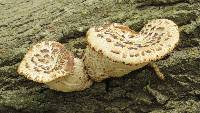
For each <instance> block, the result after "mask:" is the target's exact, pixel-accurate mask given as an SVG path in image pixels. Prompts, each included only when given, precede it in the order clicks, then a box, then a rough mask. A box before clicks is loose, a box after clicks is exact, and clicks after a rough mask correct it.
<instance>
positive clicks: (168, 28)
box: [87, 19, 179, 64]
mask: <svg viewBox="0 0 200 113" xmlns="http://www.w3.org/2000/svg"><path fill="white" fill-rule="evenodd" d="M96 28H102V29H101V31H100V32H98V33H97V32H96V30H94V28H91V29H90V30H89V31H88V33H87V34H88V35H87V41H88V43H89V46H90V47H91V48H95V50H102V53H103V54H104V55H105V56H107V57H109V58H110V59H112V60H113V61H117V62H125V63H126V64H139V63H145V62H147V61H156V60H157V59H159V58H162V57H163V56H164V55H166V54H167V53H169V52H170V51H172V50H173V49H174V47H175V45H176V44H177V43H178V41H179V31H178V26H177V25H176V24H175V23H174V22H173V21H171V20H167V19H156V20H152V21H150V22H148V24H147V25H145V26H144V27H143V28H142V30H141V31H140V32H139V33H137V32H135V31H133V30H131V29H130V28H129V27H128V26H126V25H122V24H118V23H112V24H106V25H104V26H103V27H101V26H100V27H95V29H96ZM99 33H101V34H102V35H103V37H101V38H99V36H97V35H98V34H99ZM110 40H112V41H110ZM119 47H120V48H119ZM166 50H167V51H166ZM120 52H123V54H120ZM132 53H134V54H132ZM135 53H136V54H135ZM139 53H140V54H139ZM124 54H126V55H127V56H125V55H124ZM141 59H143V60H141Z"/></svg>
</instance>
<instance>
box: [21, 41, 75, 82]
mask: <svg viewBox="0 0 200 113" xmlns="http://www.w3.org/2000/svg"><path fill="white" fill-rule="evenodd" d="M73 70H74V56H73V54H71V53H70V52H69V51H66V50H65V48H64V46H63V45H62V44H60V43H58V42H54V41H44V42H41V43H38V44H36V45H34V46H33V47H32V48H31V49H29V51H28V52H27V54H26V55H25V57H24V58H23V60H22V62H21V63H20V65H19V67H18V73H19V74H21V75H24V76H25V77H26V78H28V79H30V80H33V81H36V82H40V83H47V82H51V81H53V80H55V79H57V78H59V77H63V76H66V75H68V76H69V74H71V73H73Z"/></svg>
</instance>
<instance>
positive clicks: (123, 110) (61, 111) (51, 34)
mask: <svg viewBox="0 0 200 113" xmlns="http://www.w3.org/2000/svg"><path fill="white" fill-rule="evenodd" d="M157 18H167V19H170V20H173V21H174V22H175V23H176V24H177V25H178V26H179V30H180V34H181V35H180V39H181V41H180V43H179V45H178V46H177V47H176V49H175V50H174V51H173V52H172V53H170V54H169V55H168V56H167V57H165V58H164V59H162V60H160V61H157V62H156V64H157V65H158V66H159V67H160V69H161V71H162V72H163V73H164V75H165V76H166V79H165V81H162V80H159V79H158V78H157V77H156V76H155V73H154V71H153V70H152V69H151V68H150V67H149V66H145V67H144V68H142V69H139V70H136V71H133V72H131V73H129V74H128V75H126V76H124V77H122V78H110V79H107V80H105V81H103V82H100V83H95V84H94V85H93V86H92V87H91V88H89V89H87V90H84V91H82V92H72V93H63V92H56V91H54V90H50V89H49V88H48V87H47V86H46V85H44V84H39V83H36V82H32V81H30V80H27V79H26V78H24V77H23V76H20V75H18V74H17V72H16V69H17V67H18V65H19V63H20V61H21V60H22V58H23V56H24V55H25V53H26V52H27V50H28V48H29V47H31V45H32V44H35V43H37V42H40V41H44V40H55V41H58V42H60V43H63V44H65V46H66V48H67V49H69V50H72V51H73V52H74V53H75V54H76V55H78V56H80V54H79V53H80V50H83V49H84V48H85V45H86V43H85V40H84V36H85V34H86V31H87V30H88V28H89V27H91V26H94V25H99V24H102V23H104V22H107V21H110V22H118V23H124V24H126V25H128V26H130V27H131V29H133V30H135V31H140V29H141V28H142V27H143V25H144V24H146V23H147V22H148V20H151V19H157ZM46 112H48V113H142V112H152V113H169V112H174V113H179V112H180V113H181V112H192V113H195V112H196V113H197V112H200V1H199V0H149V1H147V0H0V113H46Z"/></svg>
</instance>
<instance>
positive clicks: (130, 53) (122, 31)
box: [18, 19, 179, 92]
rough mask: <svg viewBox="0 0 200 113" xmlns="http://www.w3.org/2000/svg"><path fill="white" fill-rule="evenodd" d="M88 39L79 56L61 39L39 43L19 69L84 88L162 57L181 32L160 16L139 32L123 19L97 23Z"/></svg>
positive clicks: (58, 84) (62, 86)
mask: <svg viewBox="0 0 200 113" xmlns="http://www.w3.org/2000/svg"><path fill="white" fill-rule="evenodd" d="M86 39H87V42H88V46H87V48H86V50H85V55H84V59H78V58H75V57H74V55H73V54H72V53H71V52H70V51H67V50H65V49H64V46H63V45H62V44H60V43H58V42H52V41H50V42H42V43H39V44H36V45H34V46H33V47H32V49H30V50H29V51H28V53H27V54H26V55H25V57H24V59H23V61H22V62H21V64H20V66H19V68H18V72H19V73H20V74H22V75H25V76H26V77H27V78H29V79H31V80H33V81H37V82H41V83H46V84H47V85H49V87H50V88H52V89H55V90H59V91H64V92H70V91H80V90H83V89H85V88H87V87H89V86H90V85H91V84H92V81H102V80H104V79H106V78H109V77H121V76H123V75H125V74H127V73H129V72H131V71H133V70H136V69H138V68H141V67H143V66H145V65H147V64H149V63H151V62H153V61H156V60H158V59H161V58H162V57H164V56H165V55H166V54H168V53H169V52H171V51H172V50H173V49H174V47H175V45H176V44H177V43H178V41H179V32H178V26H177V25H176V24H175V23H174V22H173V21H171V20H167V19H156V20H152V21H150V22H148V23H147V24H146V25H145V26H144V27H143V28H142V30H141V31H140V32H139V33H137V32H135V31H133V30H131V29H130V28H129V27H128V26H126V25H122V24H119V23H111V24H104V25H102V26H95V27H92V28H90V29H89V30H88V32H87V34H86ZM84 67H85V68H84ZM154 67H155V66H154ZM86 73H87V74H86ZM89 78H90V79H89ZM160 78H162V77H160Z"/></svg>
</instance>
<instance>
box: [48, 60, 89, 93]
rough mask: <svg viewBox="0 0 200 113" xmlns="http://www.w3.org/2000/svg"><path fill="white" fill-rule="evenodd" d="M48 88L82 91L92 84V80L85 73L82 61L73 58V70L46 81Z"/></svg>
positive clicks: (63, 90)
mask: <svg viewBox="0 0 200 113" xmlns="http://www.w3.org/2000/svg"><path fill="white" fill-rule="evenodd" d="M46 84H47V85H48V86H49V88H50V89H54V90H57V91H62V92H72V91H82V90H84V89H86V88H89V87H90V86H91V85H92V80H90V79H89V78H88V76H87V75H86V73H85V70H84V65H83V61H82V60H81V59H78V58H74V72H73V73H69V75H68V76H64V77H61V78H58V79H55V80H53V81H51V82H47V83H46Z"/></svg>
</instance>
